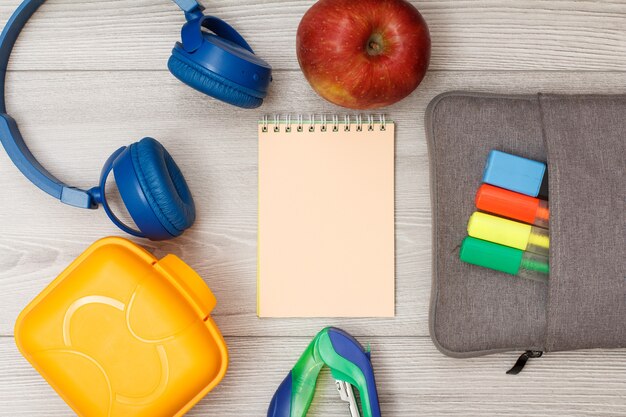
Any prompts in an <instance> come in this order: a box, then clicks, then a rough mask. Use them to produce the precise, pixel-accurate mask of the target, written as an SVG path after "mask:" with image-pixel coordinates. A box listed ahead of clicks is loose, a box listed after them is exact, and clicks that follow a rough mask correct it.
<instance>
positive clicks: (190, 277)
mask: <svg viewBox="0 0 626 417" xmlns="http://www.w3.org/2000/svg"><path fill="white" fill-rule="evenodd" d="M215 304H216V300H215V296H214V295H213V293H212V292H211V290H210V289H209V288H208V287H207V285H206V284H205V283H204V281H203V280H202V278H200V276H198V274H196V272H195V271H193V270H192V269H191V268H190V267H189V266H188V265H186V264H185V263H184V262H183V261H181V260H180V259H179V258H178V257H176V256H174V255H167V256H166V257H164V258H163V259H161V260H157V259H156V258H155V257H154V256H153V255H152V254H150V253H149V252H147V251H146V250H144V249H143V248H141V247H139V246H137V245H135V244H134V243H132V242H130V241H128V240H125V239H122V238H115V237H109V238H105V239H102V240H99V241H97V242H96V243H94V244H93V245H91V246H90V247H89V248H88V249H87V250H86V251H85V252H84V253H83V254H82V255H80V256H79V257H78V258H77V259H76V260H75V261H74V262H72V264H71V265H70V266H69V267H68V268H67V269H65V271H63V272H62V273H61V275H59V277H57V278H56V279H55V280H54V281H53V282H52V283H51V284H50V285H49V286H48V287H47V288H46V289H45V290H44V291H43V292H42V293H41V294H39V295H38V296H37V297H36V298H35V299H34V300H33V301H32V302H31V303H30V304H29V305H28V306H27V307H26V308H25V309H24V311H22V313H21V314H20V316H19V318H18V320H17V323H16V325H15V339H16V342H17V345H18V347H19V349H20V351H21V352H22V354H23V355H24V357H25V358H26V359H27V360H28V361H29V362H30V363H31V364H32V365H33V367H34V368H35V369H36V370H37V371H38V372H39V373H40V374H41V375H42V376H43V377H44V378H45V379H46V380H47V381H48V383H49V384H50V385H51V386H52V387H53V388H54V389H55V390H56V391H57V392H58V393H59V395H60V396H61V397H63V399H64V400H65V401H66V402H67V403H68V404H69V406H70V407H72V409H74V411H75V412H76V413H77V414H78V415H79V416H84V417H101V416H102V417H105V416H106V417H119V416H125V417H148V416H149V417H172V416H182V415H183V414H185V413H186V412H187V411H188V410H189V409H190V408H191V407H193V405H194V404H196V403H197V402H198V401H199V400H200V399H201V398H202V397H204V396H205V395H206V394H207V393H208V392H209V391H211V390H212V389H213V388H215V386H216V385H217V384H218V383H219V382H220V381H221V380H222V378H223V377H224V375H225V373H226V368H227V366H228V352H227V348H226V344H225V342H224V339H223V338H222V335H221V333H220V331H219V329H218V328H217V325H216V324H215V322H214V321H213V320H212V319H211V317H210V313H211V311H212V310H213V308H214V307H215Z"/></svg>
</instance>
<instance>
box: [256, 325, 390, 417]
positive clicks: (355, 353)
mask: <svg viewBox="0 0 626 417" xmlns="http://www.w3.org/2000/svg"><path fill="white" fill-rule="evenodd" d="M324 366H328V367H329V368H330V373H331V375H332V376H333V378H335V380H336V384H337V390H338V391H339V395H340V397H341V399H342V400H343V401H345V402H347V403H348V404H349V406H350V413H351V416H352V417H361V414H360V413H359V407H358V405H357V401H356V397H355V395H354V391H353V387H356V388H357V389H358V391H359V394H360V398H361V409H362V411H363V415H364V417H380V405H379V402H378V392H377V390H376V381H375V380H374V369H373V367H372V362H371V359H370V352H369V351H368V350H365V349H364V348H363V347H362V346H361V345H360V344H359V342H358V341H357V340H356V339H355V338H354V337H352V336H350V335H349V334H348V333H346V332H344V331H343V330H340V329H337V328H334V327H329V328H326V329H324V330H322V331H321V332H320V333H318V335H317V336H316V337H315V339H313V341H312V342H311V344H310V345H309V346H308V347H307V349H306V350H305V351H304V353H303V354H302V356H301V357H300V359H299V360H298V362H297V363H296V365H295V366H294V367H293V369H292V370H291V371H290V372H289V375H287V377H286V378H285V380H284V381H283V382H282V383H281V384H280V387H278V390H277V391H276V393H275V394H274V397H273V398H272V402H271V403H270V407H269V410H268V413H267V417H305V416H306V415H307V412H308V411H309V407H310V406H311V402H312V401H313V396H314V395H315V388H316V385H317V378H318V376H319V374H320V371H321V370H322V368H323V367H324Z"/></svg>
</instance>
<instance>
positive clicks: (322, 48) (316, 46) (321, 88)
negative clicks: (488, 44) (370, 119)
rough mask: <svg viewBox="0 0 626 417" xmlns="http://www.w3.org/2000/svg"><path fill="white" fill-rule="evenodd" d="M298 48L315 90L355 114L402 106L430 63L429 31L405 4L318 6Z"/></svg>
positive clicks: (387, 0) (327, 2) (395, 0)
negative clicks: (362, 110) (393, 105)
mask: <svg viewBox="0 0 626 417" xmlns="http://www.w3.org/2000/svg"><path fill="white" fill-rule="evenodd" d="M296 47H297V53H298V61H299V63H300V68H302V71H303V72H304V76H305V77H306V78H307V80H308V81H309V83H310V84H311V86H312V87H313V89H314V90H315V91H317V93H318V94H319V95H321V96H322V97H324V98H325V99H327V100H328V101H330V102H332V103H335V104H338V105H340V106H343V107H348V108H351V109H375V108H378V107H383V106H387V105H390V104H393V103H395V102H397V101H400V100H402V99H403V98H405V97H406V96H408V95H409V94H411V92H412V91H413V90H415V89H416V88H417V86H418V85H419V84H420V82H421V81H422V79H423V78H424V75H425V74H426V70H427V69H428V63H429V61H430V34H429V32H428V26H427V25H426V22H425V21H424V18H423V17H422V15H421V14H420V13H419V12H418V11H417V9H416V8H415V7H413V6H412V5H411V4H410V3H409V2H407V1H404V0H320V1H318V2H317V3H315V4H314V5H313V7H311V8H310V9H309V10H308V11H307V12H306V14H305V15H304V17H303V18H302V21H301V22H300V26H299V27H298V35H297V45H296Z"/></svg>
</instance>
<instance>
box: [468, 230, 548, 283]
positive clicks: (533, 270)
mask: <svg viewBox="0 0 626 417" xmlns="http://www.w3.org/2000/svg"><path fill="white" fill-rule="evenodd" d="M460 258H461V260H462V261H463V262H466V263H469V264H473V265H478V266H482V267H484V268H489V269H493V270H496V271H501V272H506V273H507V274H511V275H516V276H518V277H520V278H527V279H532V280H535V281H541V282H548V274H549V273H550V265H549V261H548V258H547V257H545V256H542V255H537V254H535V253H531V252H525V251H522V250H519V249H514V248H510V247H508V246H502V245H498V244H497V243H492V242H487V241H486V240H480V239H475V238H473V237H466V238H465V240H463V244H462V245H461V252H460Z"/></svg>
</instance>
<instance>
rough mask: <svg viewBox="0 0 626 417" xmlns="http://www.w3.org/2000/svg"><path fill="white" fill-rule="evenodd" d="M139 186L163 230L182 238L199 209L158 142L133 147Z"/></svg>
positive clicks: (177, 169)
mask: <svg viewBox="0 0 626 417" xmlns="http://www.w3.org/2000/svg"><path fill="white" fill-rule="evenodd" d="M130 155H131V158H132V162H133V167H134V168H135V173H136V175H137V180H138V181H139V185H140V186H141V189H142V190H143V192H144V194H145V196H146V199H147V200H148V204H149V205H150V208H152V211H153V212H154V214H155V215H156V217H157V218H158V219H159V221H160V222H161V224H162V225H163V227H164V228H165V229H166V230H167V231H168V232H169V233H170V234H171V235H172V236H179V235H181V234H182V233H183V232H184V231H185V230H186V229H188V228H189V227H191V225H192V224H193V223H194V221H195V219H196V208H195V204H194V201H193V197H192V195H191V191H190V190H189V187H188V186H187V182H186V181H185V178H184V177H183V174H182V172H181V171H180V168H178V165H176V162H174V159H173V158H172V156H171V155H170V154H169V153H168V152H167V150H166V149H165V148H164V147H163V145H161V144H160V143H159V142H158V141H156V140H155V139H152V138H144V139H142V140H141V141H139V142H137V143H134V144H132V145H131V146H130Z"/></svg>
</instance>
